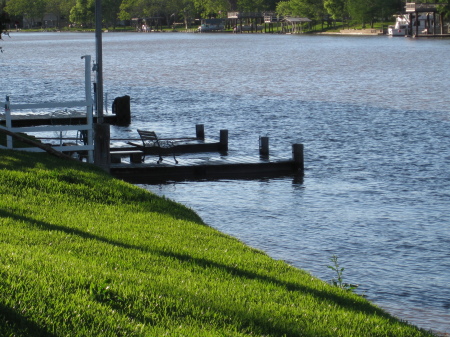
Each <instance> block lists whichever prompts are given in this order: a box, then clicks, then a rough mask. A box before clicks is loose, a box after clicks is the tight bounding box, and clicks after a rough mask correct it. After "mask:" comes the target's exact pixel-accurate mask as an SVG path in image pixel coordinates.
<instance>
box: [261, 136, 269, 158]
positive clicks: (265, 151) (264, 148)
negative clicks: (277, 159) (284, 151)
mask: <svg viewBox="0 0 450 337" xmlns="http://www.w3.org/2000/svg"><path fill="white" fill-rule="evenodd" d="M259 154H260V155H261V156H269V137H259Z"/></svg>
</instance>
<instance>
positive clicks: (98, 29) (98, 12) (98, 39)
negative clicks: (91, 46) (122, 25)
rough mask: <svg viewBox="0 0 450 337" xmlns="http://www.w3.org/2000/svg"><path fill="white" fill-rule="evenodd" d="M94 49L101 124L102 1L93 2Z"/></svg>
mask: <svg viewBox="0 0 450 337" xmlns="http://www.w3.org/2000/svg"><path fill="white" fill-rule="evenodd" d="M95 47H96V56H97V66H96V70H97V102H96V103H97V122H98V123H99V124H102V123H103V54H102V1H101V0H95Z"/></svg>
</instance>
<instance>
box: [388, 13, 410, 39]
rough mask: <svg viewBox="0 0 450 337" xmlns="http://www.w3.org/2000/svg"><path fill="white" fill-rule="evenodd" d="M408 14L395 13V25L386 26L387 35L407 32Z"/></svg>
mask: <svg viewBox="0 0 450 337" xmlns="http://www.w3.org/2000/svg"><path fill="white" fill-rule="evenodd" d="M408 26H409V16H408V15H396V19H395V25H394V26H393V25H390V26H389V27H388V32H387V35H389V36H406V35H409V34H408V30H409V28H408Z"/></svg>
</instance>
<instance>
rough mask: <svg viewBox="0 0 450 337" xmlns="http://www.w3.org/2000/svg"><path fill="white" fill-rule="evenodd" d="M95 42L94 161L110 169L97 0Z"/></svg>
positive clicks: (100, 28)
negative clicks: (95, 116) (95, 102)
mask: <svg viewBox="0 0 450 337" xmlns="http://www.w3.org/2000/svg"><path fill="white" fill-rule="evenodd" d="M95 43H96V55H97V65H96V70H97V96H96V101H97V123H96V124H95V142H94V163H95V164H96V165H97V166H99V167H101V168H103V169H104V170H105V171H109V166H110V163H111V157H110V147H109V141H110V130H109V124H104V123H103V61H102V58H103V55H102V3H101V0H95Z"/></svg>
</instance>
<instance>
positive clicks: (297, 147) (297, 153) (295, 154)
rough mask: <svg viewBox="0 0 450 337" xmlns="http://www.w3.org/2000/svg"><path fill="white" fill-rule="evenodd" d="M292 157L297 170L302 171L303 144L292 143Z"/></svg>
mask: <svg viewBox="0 0 450 337" xmlns="http://www.w3.org/2000/svg"><path fill="white" fill-rule="evenodd" d="M292 159H293V160H294V165H295V169H296V170H298V171H299V172H303V171H304V169H305V167H304V165H305V164H304V159H303V144H293V145H292Z"/></svg>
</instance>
